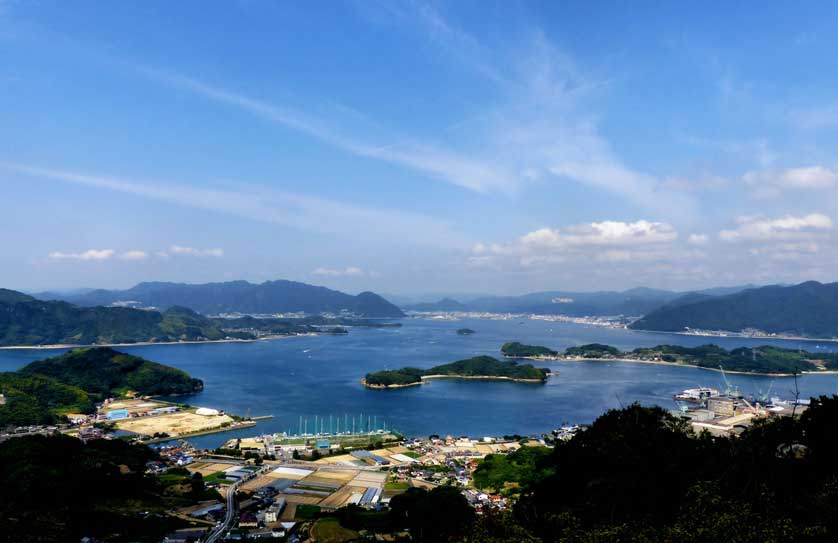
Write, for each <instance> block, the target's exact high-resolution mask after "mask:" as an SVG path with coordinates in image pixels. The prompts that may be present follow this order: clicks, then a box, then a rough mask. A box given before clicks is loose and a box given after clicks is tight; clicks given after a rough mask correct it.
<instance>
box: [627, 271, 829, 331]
mask: <svg viewBox="0 0 838 543" xmlns="http://www.w3.org/2000/svg"><path fill="white" fill-rule="evenodd" d="M630 327H631V328H634V329H637V330H661V331H671V332H680V331H683V330H684V329H685V328H687V327H689V328H698V329H704V330H729V331H733V332H739V331H741V330H744V329H746V328H755V329H758V330H763V331H766V332H771V333H778V334H793V335H801V336H810V337H822V338H833V337H838V283H829V284H821V283H818V282H816V281H808V282H806V283H801V284H799V285H793V286H787V287H785V286H777V285H775V286H768V287H762V288H754V289H748V290H745V291H742V292H738V293H735V294H729V295H727V296H715V297H711V298H709V299H701V298H700V299H697V300H690V301H689V303H680V302H679V301H678V300H675V302H674V303H671V304H668V305H665V306H663V307H661V308H659V309H656V310H654V311H652V312H650V313H648V314H647V315H646V316H645V317H643V318H642V319H640V320H638V321H636V322H634V323H632V325H631V326H630Z"/></svg>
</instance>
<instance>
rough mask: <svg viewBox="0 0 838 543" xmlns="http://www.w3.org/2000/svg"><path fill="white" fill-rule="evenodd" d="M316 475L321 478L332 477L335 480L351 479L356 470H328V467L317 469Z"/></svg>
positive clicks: (344, 480) (356, 473)
mask: <svg viewBox="0 0 838 543" xmlns="http://www.w3.org/2000/svg"><path fill="white" fill-rule="evenodd" d="M316 475H317V477H319V478H321V479H333V480H335V481H343V482H346V481H351V480H352V479H354V478H355V476H356V475H358V472H357V471H356V470H351V469H347V470H329V469H319V470H317V472H316Z"/></svg>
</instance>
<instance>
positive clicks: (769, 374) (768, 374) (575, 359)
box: [556, 356, 838, 377]
mask: <svg viewBox="0 0 838 543" xmlns="http://www.w3.org/2000/svg"><path fill="white" fill-rule="evenodd" d="M556 361H557V362H570V363H575V362H627V363H631V364H652V365H656V366H678V367H682V368H696V369H699V370H709V371H715V372H719V373H721V371H722V370H720V369H719V368H708V367H705V366H698V365H696V364H684V363H681V362H666V361H664V360H637V359H634V358H583V357H581V356H580V357H572V358H569V357H564V358H562V357H560V358H558V359H557V360H556ZM724 372H725V373H730V374H733V375H761V376H765V377H794V374H793V373H772V372H760V371H736V370H724ZM799 375H838V370H822V371H811V370H808V371H801V372H800V373H799Z"/></svg>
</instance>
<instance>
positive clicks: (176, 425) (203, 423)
mask: <svg viewBox="0 0 838 543" xmlns="http://www.w3.org/2000/svg"><path fill="white" fill-rule="evenodd" d="M232 422H233V419H231V418H230V417H228V416H227V415H216V416H208V417H207V416H203V415H196V414H195V413H189V412H181V413H172V414H170V415H160V416H157V417H139V418H135V419H123V420H120V421H117V423H116V427H117V428H119V429H120V430H126V431H128V432H134V433H137V434H142V435H148V436H151V435H154V434H156V433H166V434H169V435H170V436H172V437H176V436H179V435H181V434H188V433H191V432H201V431H204V430H211V429H213V428H217V427H219V426H221V425H222V424H224V423H232Z"/></svg>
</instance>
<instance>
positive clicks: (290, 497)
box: [280, 494, 323, 505]
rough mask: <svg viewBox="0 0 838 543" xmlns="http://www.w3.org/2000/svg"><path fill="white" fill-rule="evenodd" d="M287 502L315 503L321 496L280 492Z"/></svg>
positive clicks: (320, 499)
mask: <svg viewBox="0 0 838 543" xmlns="http://www.w3.org/2000/svg"><path fill="white" fill-rule="evenodd" d="M280 496H282V497H283V498H285V500H286V501H287V502H288V503H294V504H301V503H307V504H309V505H317V504H318V503H320V502H321V501H322V500H323V498H320V497H316V496H304V495H302V494H280Z"/></svg>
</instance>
